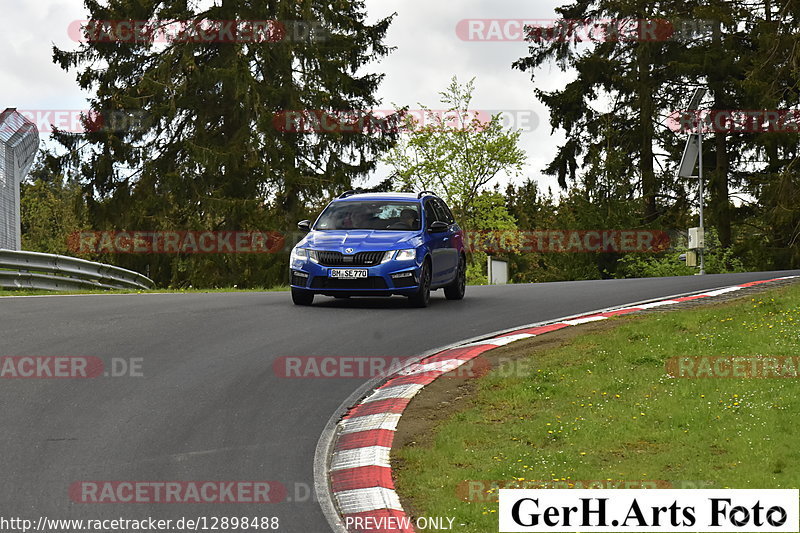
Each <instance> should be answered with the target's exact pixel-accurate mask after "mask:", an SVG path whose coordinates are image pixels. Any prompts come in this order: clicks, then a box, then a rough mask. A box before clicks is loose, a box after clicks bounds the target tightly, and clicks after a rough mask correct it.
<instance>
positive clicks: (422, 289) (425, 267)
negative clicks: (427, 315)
mask: <svg viewBox="0 0 800 533" xmlns="http://www.w3.org/2000/svg"><path fill="white" fill-rule="evenodd" d="M430 301H431V262H430V261H428V260H427V259H426V260H425V262H424V263H422V268H421V269H420V271H419V288H418V289H417V292H416V294H412V295H411V296H409V297H408V302H409V303H410V304H411V307H428V303H430Z"/></svg>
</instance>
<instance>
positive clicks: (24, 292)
mask: <svg viewBox="0 0 800 533" xmlns="http://www.w3.org/2000/svg"><path fill="white" fill-rule="evenodd" d="M288 290H289V286H288V285H281V286H277V287H270V288H264V287H260V288H253V289H239V288H237V287H222V288H213V289H194V288H192V289H153V290H149V291H144V290H134V289H130V290H100V289H98V290H85V291H42V290H12V289H6V290H3V289H2V288H0V297H2V296H42V295H55V294H61V295H63V294H190V293H207V292H214V293H216V292H273V291H288Z"/></svg>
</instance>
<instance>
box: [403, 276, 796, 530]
mask: <svg viewBox="0 0 800 533" xmlns="http://www.w3.org/2000/svg"><path fill="white" fill-rule="evenodd" d="M613 320H614V321H615V322H617V324H618V325H617V327H615V328H613V329H609V330H607V331H604V332H601V333H598V334H593V335H587V336H579V337H576V338H575V339H574V340H572V341H570V342H569V343H568V344H566V345H564V346H562V347H560V348H557V349H553V350H550V351H547V352H539V353H538V354H537V356H536V357H535V358H534V359H532V360H531V361H530V364H528V365H527V368H528V370H529V372H527V373H525V375H518V374H520V373H516V374H515V373H514V372H512V371H510V370H509V369H503V368H500V369H497V370H496V371H494V372H491V373H489V374H488V375H487V376H485V377H484V378H481V379H480V380H479V382H478V384H477V393H476V394H477V400H478V401H477V403H476V404H475V407H471V408H468V409H466V410H463V411H461V412H456V413H454V414H453V415H452V416H451V417H449V419H446V420H445V421H444V422H442V423H440V424H439V425H438V426H437V427H436V428H435V431H434V433H433V435H432V438H431V441H430V443H429V444H426V445H415V446H410V447H405V448H402V449H400V450H396V451H394V452H393V455H394V456H395V459H399V466H400V468H398V469H397V472H396V475H397V477H398V479H397V487H398V491H399V492H400V494H401V496H403V497H405V498H407V501H410V502H411V506H412V511H413V512H414V514H415V515H417V516H420V515H425V516H440V515H442V516H453V517H455V518H456V520H455V522H454V523H455V524H463V526H461V527H460V528H459V531H474V532H486V531H496V530H497V515H496V512H497V503H496V491H494V490H493V489H491V488H488V489H487V490H489V491H491V492H489V493H486V492H485V491H479V493H483V494H482V496H481V497H480V498H473V499H474V500H477V501H469V502H468V501H464V500H462V499H460V498H459V496H458V494H457V491H458V486H459V484H460V483H461V484H462V490H463V482H464V481H465V480H497V481H514V480H516V481H518V482H519V483H518V484H519V486H523V487H525V486H527V487H530V488H536V487H537V486H538V483H537V481H545V482H549V481H552V480H559V481H567V482H574V481H578V480H612V481H618V480H626V481H632V482H637V481H651V482H652V481H656V480H663V481H669V482H672V484H673V486H680V484H681V482H695V483H697V482H702V483H700V484H698V485H694V486H705V487H707V488H713V487H719V488H723V487H730V488H796V487H798V486H800V447H798V445H797V443H798V441H800V424H798V423H797V413H798V412H800V387H798V381H797V378H795V379H791V378H787V379H731V378H729V379H719V378H717V379H675V378H670V377H669V376H667V374H666V372H665V361H666V359H667V358H669V357H673V356H702V355H709V356H754V355H756V356H757V355H764V356H798V355H800V327H799V326H798V324H800V286H797V285H795V286H792V287H788V288H784V289H779V290H774V291H771V292H765V293H761V294H760V295H759V296H756V297H755V298H754V299H750V298H748V299H746V300H744V301H742V300H737V301H736V302H733V303H730V304H725V305H721V306H714V307H700V308H697V309H693V310H683V311H672V312H666V313H659V314H652V315H648V316H640V317H625V318H617V319H613ZM519 367H522V368H524V366H523V365H519ZM485 486H486V487H490V485H485ZM684 486H686V487H691V486H693V485H692V484H691V483H687V484H686V485H684ZM507 488H513V487H507ZM481 500H482V501H481Z"/></svg>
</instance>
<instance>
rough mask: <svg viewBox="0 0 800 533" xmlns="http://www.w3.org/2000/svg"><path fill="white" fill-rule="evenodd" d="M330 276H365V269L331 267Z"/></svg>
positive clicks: (338, 277) (343, 277)
mask: <svg viewBox="0 0 800 533" xmlns="http://www.w3.org/2000/svg"><path fill="white" fill-rule="evenodd" d="M330 277H332V278H336V279H358V278H366V277H367V271H366V270H363V269H355V268H333V269H331V273H330Z"/></svg>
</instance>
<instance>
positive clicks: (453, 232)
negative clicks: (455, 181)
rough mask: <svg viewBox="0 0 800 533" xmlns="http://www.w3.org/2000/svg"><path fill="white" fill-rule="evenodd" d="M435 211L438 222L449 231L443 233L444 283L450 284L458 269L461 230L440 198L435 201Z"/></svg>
mask: <svg viewBox="0 0 800 533" xmlns="http://www.w3.org/2000/svg"><path fill="white" fill-rule="evenodd" d="M433 205H434V210H435V211H436V213H437V218H438V220H441V221H442V222H445V223H446V224H447V231H446V232H444V233H442V235H444V238H443V239H442V252H441V255H442V263H443V265H442V282H445V283H447V282H449V281H450V280H452V279H454V278H455V276H456V273H457V269H458V261H459V258H460V257H459V249H460V248H461V246H460V239H461V228H459V227H458V224H456V221H455V218H454V217H453V213H451V212H450V208H448V207H447V204H445V203H444V201H443V200H441V199H439V198H434V199H433Z"/></svg>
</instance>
